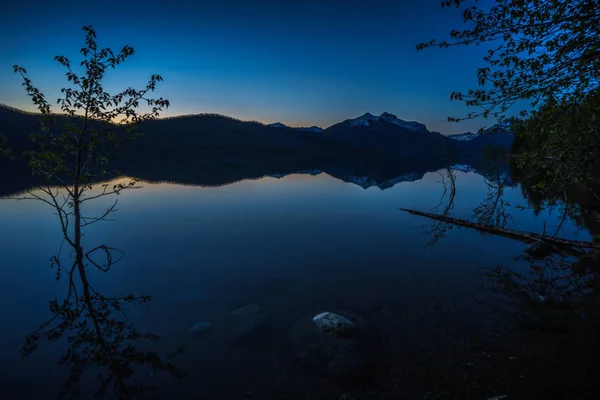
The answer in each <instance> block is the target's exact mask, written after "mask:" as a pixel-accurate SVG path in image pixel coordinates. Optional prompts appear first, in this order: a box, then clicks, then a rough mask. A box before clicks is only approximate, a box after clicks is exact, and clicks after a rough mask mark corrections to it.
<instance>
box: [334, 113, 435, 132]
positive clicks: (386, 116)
mask: <svg viewBox="0 0 600 400" xmlns="http://www.w3.org/2000/svg"><path fill="white" fill-rule="evenodd" d="M376 121H386V122H390V123H392V124H394V125H398V126H399V127H401V128H404V129H406V130H409V131H413V132H429V131H428V130H427V127H426V126H425V125H423V124H422V123H420V122H417V121H404V120H402V119H400V118H398V117H396V116H395V115H394V114H390V113H388V112H384V113H383V114H381V115H380V116H376V115H373V114H371V113H365V114H363V115H361V116H360V117H358V118H353V119H347V120H346V121H344V122H347V123H348V124H349V125H350V126H371V125H372V123H373V122H376Z"/></svg>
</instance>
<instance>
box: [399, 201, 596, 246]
mask: <svg viewBox="0 0 600 400" xmlns="http://www.w3.org/2000/svg"><path fill="white" fill-rule="evenodd" d="M400 210H402V211H405V212H407V213H409V214H413V215H418V216H421V217H426V218H431V219H434V220H437V221H444V222H448V223H451V224H454V225H458V226H463V227H465V228H470V229H476V230H478V231H480V232H485V233H490V234H492V235H497V236H504V237H507V238H509V239H515V240H520V241H522V242H525V243H534V242H546V243H548V244H551V245H553V246H555V247H559V248H569V249H576V250H584V249H589V250H595V251H600V243H594V242H587V241H580V240H569V239H562V238H558V237H553V236H547V235H542V234H539V233H535V232H522V231H515V230H512V229H507V228H502V227H498V226H494V225H488V224H481V223H478V222H472V221H469V220H466V219H460V218H453V217H448V216H444V215H440V214H434V213H428V212H423V211H418V210H413V209H408V208H400Z"/></svg>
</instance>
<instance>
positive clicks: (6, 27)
mask: <svg viewBox="0 0 600 400" xmlns="http://www.w3.org/2000/svg"><path fill="white" fill-rule="evenodd" d="M9 3H10V4H7V2H5V3H4V4H3V5H2V6H0V88H1V90H0V103H4V104H8V105H11V106H14V107H18V108H23V109H27V110H33V106H32V105H31V104H30V101H29V98H28V97H27V96H26V95H25V92H24V90H23V88H22V87H21V86H20V80H19V78H18V76H17V75H16V74H14V73H13V71H12V68H11V66H12V65H14V64H19V65H22V66H24V67H25V68H26V69H27V70H28V72H29V77H30V78H31V79H32V81H33V83H34V84H35V85H37V86H38V87H39V88H40V90H42V91H43V92H45V93H46V95H47V97H48V98H49V99H51V100H52V102H54V103H55V100H54V99H56V98H58V96H59V94H60V93H59V90H60V88H61V87H63V86H64V84H65V83H66V81H65V79H64V70H63V69H62V67H60V66H59V65H58V64H57V63H56V62H55V61H53V57H54V56H55V55H59V54H60V55H65V56H67V57H69V58H71V59H72V60H73V61H76V60H80V57H81V56H80V55H79V53H78V51H79V48H81V47H82V46H83V38H84V34H83V32H82V31H81V30H80V29H81V27H82V26H83V25H92V26H93V27H94V29H95V30H96V32H97V34H98V44H99V46H100V47H110V48H113V49H120V48H122V46H123V45H126V44H128V45H131V46H133V47H134V49H135V50H136V54H135V55H134V56H133V57H131V58H130V59H128V60H127V62H126V63H125V64H123V65H122V66H121V67H118V68H117V69H115V70H114V71H110V72H109V74H108V75H107V78H106V83H105V86H106V88H107V90H113V91H118V90H121V89H124V88H125V87H127V86H138V87H139V86H143V85H144V83H145V82H146V81H147V79H148V78H149V77H150V75H151V74H153V73H159V74H161V75H162V76H163V78H164V79H165V81H164V82H162V83H161V85H160V86H159V88H158V90H157V92H156V94H157V95H159V96H163V97H166V98H168V99H169V100H170V101H171V108H169V110H168V112H167V113H165V115H180V114H195V113H204V112H214V113H219V114H225V115H230V116H233V117H236V118H240V119H243V120H258V121H261V122H265V123H271V122H276V121H280V122H282V123H285V124H288V125H292V126H308V125H319V126H322V127H327V126H330V125H332V124H334V123H336V122H339V121H342V120H344V119H347V118H353V117H356V116H359V115H361V114H364V113H365V112H367V111H368V112H371V113H372V114H377V115H378V114H380V113H382V112H383V111H387V112H390V113H393V114H396V115H397V116H398V117H399V118H402V119H405V120H417V121H420V122H422V123H425V124H426V125H427V126H428V128H429V129H432V130H437V131H440V132H442V133H459V132H465V131H469V130H470V131H473V130H476V129H478V128H479V127H481V126H482V125H485V124H491V123H493V121H489V120H488V121H486V120H479V121H465V122H461V123H460V124H458V125H457V124H455V123H448V122H445V120H446V117H447V116H463V115H464V114H466V112H467V109H466V108H465V107H464V105H463V104H462V103H458V102H451V101H450V100H449V98H450V93H451V92H452V91H466V90H468V89H469V88H475V87H476V85H477V80H476V70H477V68H478V67H480V66H483V61H482V57H483V55H484V53H485V49H482V48H477V47H463V48H452V49H444V50H442V49H429V50H425V51H421V52H417V51H416V50H415V45H416V44H417V43H419V42H422V41H427V40H429V39H432V38H446V37H447V35H448V32H449V31H450V30H451V29H453V28H462V27H463V21H462V17H461V15H460V12H459V11H458V10H456V9H454V8H452V9H442V8H441V6H440V0H419V1H417V0H415V1H400V0H396V1H393V0H387V1H383V0H369V1H364V0H363V1H355V0H346V1H343V0H339V1H338V0H330V1H327V0H320V1H313V0H310V1H302V2H297V1H292V0H288V1H283V0H282V1H272V0H268V1H261V0H252V1H251V0H218V1H216V0H213V1H204V0H199V1H194V2H189V1H181V0H170V1H160V2H158V1H153V0H147V1H137V0H129V1H127V2H125V1H123V2H120V1H119V2H115V1H102V2H94V1H88V2H81V1H76V2H75V1H71V0H65V1H55V0H48V1H46V2H43V3H42V2H39V0H36V1H29V0H23V1H17V2H9Z"/></svg>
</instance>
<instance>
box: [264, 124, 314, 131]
mask: <svg viewBox="0 0 600 400" xmlns="http://www.w3.org/2000/svg"><path fill="white" fill-rule="evenodd" d="M267 126H270V127H271V128H287V129H296V130H297V131H304V132H315V133H320V132H323V128H319V127H318V126H314V125H313V126H310V127H300V128H295V127H291V126H287V125H284V124H282V123H281V122H275V123H273V124H268V125H267Z"/></svg>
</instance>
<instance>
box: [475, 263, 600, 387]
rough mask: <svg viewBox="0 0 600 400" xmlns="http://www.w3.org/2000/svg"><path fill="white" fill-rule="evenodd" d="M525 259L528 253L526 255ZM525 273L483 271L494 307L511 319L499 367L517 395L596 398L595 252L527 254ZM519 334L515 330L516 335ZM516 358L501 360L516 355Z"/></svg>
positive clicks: (599, 284)
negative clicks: (511, 379)
mask: <svg viewBox="0 0 600 400" xmlns="http://www.w3.org/2000/svg"><path fill="white" fill-rule="evenodd" d="M523 258H525V257H523ZM527 261H529V267H528V268H526V269H525V270H523V271H518V270H516V269H511V268H508V267H506V266H498V267H496V268H493V269H488V270H484V271H483V272H482V276H483V277H484V278H486V279H487V284H486V286H487V287H488V288H489V289H491V290H492V291H493V292H494V293H495V294H496V296H495V299H494V302H492V303H490V305H491V306H492V309H493V310H495V311H500V312H501V313H502V314H504V315H508V316H510V317H512V318H513V321H514V322H515V323H516V327H517V328H518V329H517V330H516V331H514V333H511V332H512V331H511V330H508V331H507V333H506V336H505V341H506V342H507V343H506V344H505V345H504V348H503V351H501V352H499V354H497V355H496V357H495V358H496V359H497V360H498V365H499V366H500V365H502V368H506V370H507V371H508V373H509V375H512V376H513V377H514V383H513V385H515V387H514V388H513V390H515V391H517V392H518V393H516V395H517V396H519V397H518V398H523V399H550V398H597V390H598V384H599V382H600V381H599V379H598V378H599V377H600V365H598V357H599V356H600V346H599V343H598V337H599V335H600V270H599V269H598V266H599V265H600V263H599V260H598V258H597V256H594V255H591V254H585V255H582V256H579V257H572V256H567V257H565V256H559V255H553V256H549V257H546V258H544V259H533V258H527ZM515 333H516V334H515ZM514 355H516V357H514V360H515V361H513V362H511V363H508V364H502V360H503V359H506V358H507V357H509V356H514Z"/></svg>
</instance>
